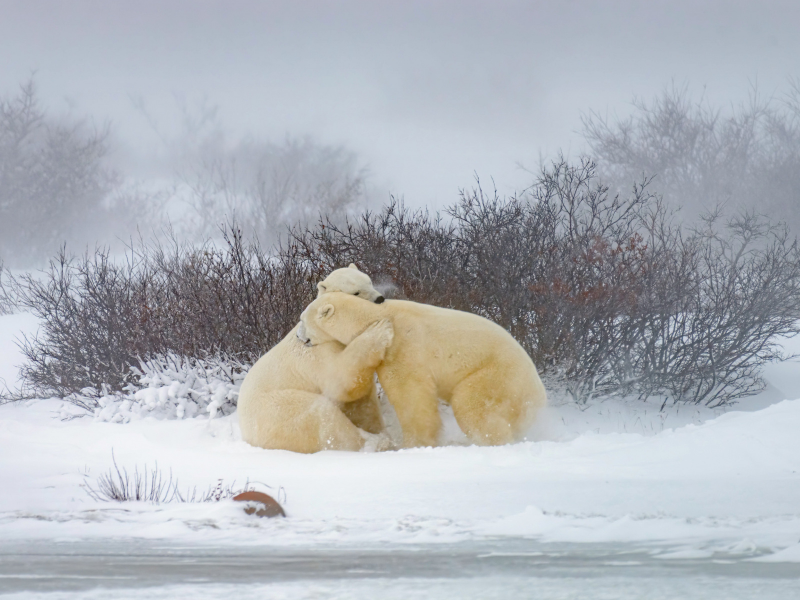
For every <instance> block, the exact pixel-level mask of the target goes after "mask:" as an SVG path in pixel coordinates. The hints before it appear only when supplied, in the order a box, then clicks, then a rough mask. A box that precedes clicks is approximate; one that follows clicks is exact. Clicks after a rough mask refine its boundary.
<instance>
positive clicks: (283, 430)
mask: <svg viewBox="0 0 800 600" xmlns="http://www.w3.org/2000/svg"><path fill="white" fill-rule="evenodd" d="M242 408H244V409H245V410H246V412H245V413H244V414H242V415H240V423H241V427H242V438H243V439H244V441H246V442H247V443H248V444H251V445H253V446H258V447H261V448H267V449H272V450H291V451H292V452H302V453H305V454H310V453H313V452H319V451H321V450H351V451H358V450H361V448H363V447H364V440H365V436H364V434H363V433H362V431H361V430H360V429H359V428H358V427H356V426H355V425H353V423H352V422H351V421H350V419H348V418H347V417H346V416H345V414H344V413H343V412H342V411H341V410H340V409H339V407H338V406H337V405H336V403H334V402H332V401H331V400H329V399H328V398H326V397H325V396H321V395H319V394H313V393H311V392H305V391H302V390H279V391H271V392H264V393H263V394H262V395H260V397H259V398H253V401H251V402H248V403H247V406H245V407H242Z"/></svg>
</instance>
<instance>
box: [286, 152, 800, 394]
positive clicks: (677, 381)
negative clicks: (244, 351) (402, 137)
mask: <svg viewBox="0 0 800 600" xmlns="http://www.w3.org/2000/svg"><path fill="white" fill-rule="evenodd" d="M647 184H648V181H647V180H645V181H643V182H642V183H641V184H638V185H634V186H633V187H632V189H631V192H630V194H629V196H628V197H627V198H622V197H620V196H618V195H610V194H609V191H608V188H607V187H605V186H603V185H600V184H599V183H597V178H596V176H595V166H594V163H592V162H591V161H589V160H583V161H582V162H581V164H580V165H577V166H572V165H569V164H568V163H566V162H565V161H563V160H561V161H559V162H557V163H555V164H554V165H553V166H552V167H551V168H549V169H545V170H544V171H543V173H542V175H541V177H540V178H539V180H538V182H537V183H536V184H535V185H534V186H532V187H531V188H530V189H529V190H527V191H526V192H525V193H524V194H521V195H520V196H518V197H512V198H510V199H502V200H501V199H499V198H498V197H497V195H496V193H495V194H494V195H486V194H485V193H484V192H483V191H482V190H481V189H480V186H478V188H476V189H474V190H471V191H465V192H462V195H461V200H460V201H459V203H457V204H456V205H454V206H453V207H451V208H450V209H448V210H447V212H446V217H443V216H441V215H435V216H432V215H430V214H428V213H427V212H425V211H409V210H407V209H405V208H404V207H403V206H402V205H401V204H398V203H396V202H394V203H392V204H390V205H389V206H388V207H387V208H386V209H385V210H384V211H383V212H381V213H377V214H376V213H366V214H364V215H363V216H362V218H361V219H360V220H358V221H356V222H350V223H348V225H347V226H346V227H339V226H337V225H336V224H335V223H330V222H329V223H321V224H320V225H319V226H317V227H313V228H310V227H307V228H305V229H296V230H295V231H294V232H293V238H294V240H295V241H296V243H297V245H298V247H299V248H300V249H301V254H302V256H303V258H304V260H306V261H307V262H308V263H309V264H312V265H314V266H315V268H316V271H317V273H316V275H317V276H323V275H324V274H325V273H327V272H328V271H330V270H331V269H334V268H338V267H341V266H345V265H346V264H348V263H349V262H355V263H356V264H358V265H359V266H360V267H361V268H363V269H364V270H366V271H367V272H368V273H370V274H371V275H372V276H373V279H374V280H376V281H377V282H379V283H380V282H382V281H383V282H387V283H390V284H391V287H392V288H393V289H395V290H397V294H398V296H399V297H405V298H409V299H412V300H417V301H422V302H430V303H433V304H437V305H440V306H445V307H449V308H456V309H460V310H467V311H470V312H475V313H478V314H482V315H484V316H486V317H488V318H490V319H492V320H494V321H495V322H497V323H498V324H500V325H502V326H503V327H504V328H506V329H507V330H509V331H510V332H511V333H512V334H513V335H514V336H515V337H516V339H517V340H519V341H520V343H521V344H522V345H523V347H525V349H526V350H527V351H528V352H529V354H530V355H531V356H532V357H533V359H534V361H535V363H536V364H537V366H538V367H539V369H540V370H541V371H542V372H543V374H544V376H545V377H546V378H547V379H548V381H549V383H550V385H551V386H560V387H564V388H565V389H566V390H567V391H568V392H569V393H571V394H572V396H573V397H574V398H576V399H578V400H582V401H583V400H586V399H588V398H590V397H592V396H593V395H598V394H599V395H608V394H623V393H638V394H641V395H643V396H647V395H654V394H659V393H664V394H669V395H670V396H671V397H672V398H673V399H674V400H675V401H688V402H697V403H699V402H705V403H707V404H724V403H726V402H730V401H732V400H734V399H735V398H737V397H740V396H742V395H746V394H748V393H752V392H754V391H757V390H758V389H760V388H761V387H762V386H763V382H762V381H761V380H760V378H759V377H758V372H759V370H760V367H761V366H762V365H763V364H764V362H766V361H769V360H771V359H773V358H776V357H778V356H779V348H778V347H777V346H776V345H775V344H776V339H777V337H778V336H780V335H792V334H794V333H796V332H797V331H798V324H797V319H798V318H800V296H799V295H798V288H797V286H798V283H800V254H798V249H797V246H796V244H794V243H793V242H791V241H790V240H789V238H788V237H787V236H786V233H785V230H782V229H780V228H775V227H771V226H765V225H763V224H761V223H759V222H758V220H757V219H755V218H754V217H752V215H751V216H747V215H745V216H743V217H741V218H739V219H734V220H732V221H731V222H730V223H729V226H728V227H726V228H723V230H719V228H713V227H712V228H707V229H705V230H698V231H695V232H688V233H687V232H685V231H684V230H683V229H682V228H681V227H680V226H678V225H676V224H674V223H673V222H672V221H671V220H670V218H669V215H668V213H667V212H666V211H665V209H664V208H663V206H662V205H661V203H660V200H659V198H658V197H655V196H653V195H651V194H649V193H648V192H647Z"/></svg>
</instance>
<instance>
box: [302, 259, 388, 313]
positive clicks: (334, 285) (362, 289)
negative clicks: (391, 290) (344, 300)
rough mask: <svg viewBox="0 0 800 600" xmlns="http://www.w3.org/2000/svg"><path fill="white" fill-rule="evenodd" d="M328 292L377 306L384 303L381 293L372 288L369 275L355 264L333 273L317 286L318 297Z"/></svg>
mask: <svg viewBox="0 0 800 600" xmlns="http://www.w3.org/2000/svg"><path fill="white" fill-rule="evenodd" d="M328 292H344V293H345V294H350V295H352V296H358V297H359V298H363V299H364V300H369V301H370V302H375V303H376V304H380V303H381V302H383V296H382V295H381V293H380V292H379V291H378V290H376V289H375V288H374V287H372V280H371V279H370V278H369V275H367V274H366V273H362V272H361V271H359V270H358V267H356V266H355V265H354V264H353V263H350V266H349V267H346V268H344V269H336V270H335V271H331V272H330V274H329V275H328V276H327V277H326V278H325V279H323V280H322V281H320V282H319V283H318V284H317V297H319V296H321V295H322V294H327V293H328Z"/></svg>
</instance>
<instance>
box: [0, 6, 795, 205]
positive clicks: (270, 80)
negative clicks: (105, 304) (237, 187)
mask: <svg viewBox="0 0 800 600" xmlns="http://www.w3.org/2000/svg"><path fill="white" fill-rule="evenodd" d="M4 13H5V18H4V19H3V20H2V21H1V22H0V67H2V73H3V76H2V79H0V93H2V94H8V93H11V92H13V91H14V90H15V88H16V86H17V84H18V83H19V82H20V81H23V80H25V79H26V78H28V77H29V76H30V74H31V72H35V73H36V75H35V78H36V82H37V85H38V88H39V91H40V96H41V99H42V101H43V104H44V105H45V106H46V107H47V108H48V109H49V110H50V111H51V112H52V113H55V114H58V113H59V112H65V111H70V112H72V113H74V114H75V115H78V116H83V115H89V116H91V117H92V118H93V119H95V120H97V121H100V122H102V121H104V120H108V121H110V122H111V124H112V128H113V131H114V133H115V139H116V145H117V150H116V160H117V161H118V162H123V163H125V164H126V165H127V167H128V168H129V169H131V170H133V171H137V172H140V173H147V174H153V173H155V172H157V171H158V169H159V166H158V161H159V156H160V155H161V154H163V152H164V151H165V149H164V148H163V147H162V145H161V144H160V142H159V140H158V137H157V136H156V135H155V134H154V132H153V131H152V129H151V128H150V126H149V125H148V123H147V122H146V120H145V119H144V118H143V116H142V115H141V114H140V113H139V112H137V110H136V109H135V108H134V103H135V102H134V101H135V100H136V101H141V102H143V103H144V105H145V106H146V107H147V110H148V112H149V113H150V114H151V115H152V116H153V117H154V118H155V119H156V121H157V122H158V126H159V127H160V128H163V130H164V131H172V130H175V127H176V124H175V122H176V120H177V117H178V116H179V114H180V113H179V111H178V110H177V106H178V105H179V104H181V103H184V104H185V105H187V106H189V107H194V108H195V109H196V107H198V106H200V105H201V104H202V103H204V102H205V103H206V105H208V106H217V107H218V108H219V118H220V121H221V123H222V124H223V125H224V127H225V130H226V132H227V133H228V134H229V135H230V136H231V137H232V138H239V137H243V136H248V135H249V136H253V137H256V138H268V139H273V140H277V141H280V140H281V139H283V138H284V137H285V136H286V135H291V136H304V135H310V136H313V137H314V138H315V139H318V140H319V141H321V142H323V143H328V144H341V145H344V146H346V147H347V148H350V149H352V150H354V151H355V152H357V153H358V155H359V157H360V158H361V160H362V161H363V162H364V163H365V164H367V165H368V166H369V167H370V171H371V177H372V180H373V183H375V184H376V185H377V186H378V187H379V188H380V192H381V194H382V195H385V196H386V197H388V194H389V193H393V194H395V195H398V196H403V197H405V199H406V201H407V202H408V203H409V204H411V205H415V206H419V205H430V206H434V207H436V206H441V205H443V204H445V203H449V202H450V201H452V200H453V199H454V198H455V197H456V194H457V191H458V188H459V187H462V186H468V185H470V184H471V182H472V179H473V174H474V173H477V174H478V175H480V176H481V177H482V178H483V179H485V180H486V179H489V178H494V180H495V182H496V183H497V185H498V188H499V189H500V191H501V192H503V193H505V192H510V191H512V190H513V189H515V188H519V187H520V186H524V185H525V184H526V183H527V182H528V181H529V180H530V175H529V174H527V173H525V172H524V171H522V170H521V169H520V168H519V165H524V166H525V167H528V168H533V169H535V168H536V166H537V164H538V161H539V159H540V156H553V155H554V154H555V153H557V152H558V151H564V152H565V153H567V154H571V155H574V154H576V153H578V152H580V151H581V150H582V149H583V147H584V146H583V141H582V139H581V137H580V135H578V133H577V130H578V129H579V128H580V115H581V113H582V112H587V111H589V110H597V111H600V112H606V111H608V112H609V113H612V114H613V113H618V114H625V112H626V111H627V110H628V109H629V106H630V101H631V99H632V98H633V97H634V96H640V97H644V98H649V97H652V96H653V95H655V94H657V93H658V92H659V91H660V90H661V89H663V88H664V86H665V85H668V84H669V83H670V82H671V81H675V82H677V83H678V84H680V85H683V84H688V85H689V86H690V88H691V90H692V91H693V92H694V93H696V94H698V95H699V94H701V93H704V94H705V96H706V97H708V98H709V99H711V100H713V101H714V102H716V103H717V104H719V105H722V106H725V105H728V104H733V103H737V102H740V101H743V100H746V97H747V94H748V93H749V91H750V88H751V86H752V85H754V84H757V85H758V87H759V90H760V92H761V93H762V94H764V95H766V96H769V95H770V94H773V93H775V92H776V91H780V90H781V88H782V87H784V86H785V83H786V81H787V78H789V77H796V76H797V75H798V74H800V36H797V35H796V33H795V31H793V29H794V26H793V24H795V23H797V22H798V17H800V5H797V4H796V3H789V2H769V3H761V2H758V3H756V2H737V3H731V2H722V1H713V2H685V1H682V2H659V3H648V4H647V6H646V7H645V6H641V5H640V3H636V2H612V3H596V2H586V1H576V2H564V3H558V4H555V3H536V4H534V3H529V2H500V3H481V2H407V3H402V4H400V3H374V2H364V1H361V2H356V1H353V2H323V1H315V2H304V3H302V4H300V3H291V2H242V1H239V2H226V3H221V2H177V1H162V2H136V3H128V4H124V5H120V4H113V5H110V4H106V3H103V2H91V1H86V0H81V1H76V2H70V3H69V4H67V3H60V2H53V1H43V0H32V1H29V2H26V3H24V4H23V3H16V2H5V3H4ZM704 90H705V91H704Z"/></svg>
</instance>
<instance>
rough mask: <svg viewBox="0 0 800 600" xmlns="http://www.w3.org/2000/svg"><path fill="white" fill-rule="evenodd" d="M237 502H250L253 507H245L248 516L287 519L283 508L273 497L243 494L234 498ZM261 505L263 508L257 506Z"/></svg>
mask: <svg viewBox="0 0 800 600" xmlns="http://www.w3.org/2000/svg"><path fill="white" fill-rule="evenodd" d="M233 499H234V500H236V501H237V502H250V503H251V505H250V506H247V507H245V509H244V512H246V513H247V514H248V515H252V514H255V515H256V516H257V517H285V516H286V513H285V512H283V508H281V505H280V504H278V502H277V501H276V500H275V498H273V497H272V496H269V495H267V494H264V493H262V492H242V493H241V494H239V495H238V496H234V497H233ZM256 503H258V504H261V507H258V506H256Z"/></svg>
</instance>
